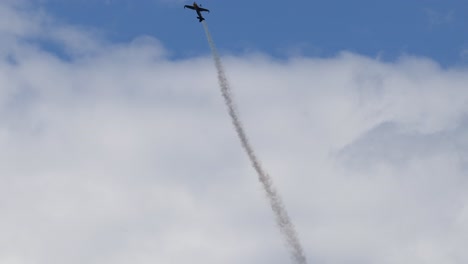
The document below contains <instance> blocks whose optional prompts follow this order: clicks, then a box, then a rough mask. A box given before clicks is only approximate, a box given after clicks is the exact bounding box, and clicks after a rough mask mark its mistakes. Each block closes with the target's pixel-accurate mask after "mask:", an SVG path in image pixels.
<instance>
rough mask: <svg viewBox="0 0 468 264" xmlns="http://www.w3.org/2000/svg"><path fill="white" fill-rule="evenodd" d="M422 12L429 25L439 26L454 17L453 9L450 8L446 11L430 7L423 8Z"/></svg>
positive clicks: (449, 21) (450, 21) (451, 20)
mask: <svg viewBox="0 0 468 264" xmlns="http://www.w3.org/2000/svg"><path fill="white" fill-rule="evenodd" d="M424 13H425V14H426V16H427V18H428V20H429V24H430V25H431V26H440V25H444V24H450V23H452V22H453V20H454V19H455V11H454V10H450V11H447V12H443V11H439V10H434V9H431V8H425V9H424Z"/></svg>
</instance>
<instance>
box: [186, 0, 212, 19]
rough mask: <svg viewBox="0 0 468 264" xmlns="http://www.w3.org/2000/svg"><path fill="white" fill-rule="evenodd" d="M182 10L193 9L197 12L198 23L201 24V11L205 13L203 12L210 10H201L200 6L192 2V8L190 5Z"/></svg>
mask: <svg viewBox="0 0 468 264" xmlns="http://www.w3.org/2000/svg"><path fill="white" fill-rule="evenodd" d="M184 8H190V9H193V10H195V11H197V15H198V16H197V18H198V21H200V22H202V21H203V20H205V18H204V17H203V16H202V14H201V12H202V11H205V12H208V13H209V12H210V10H208V9H206V8H202V7H201V5H198V4H197V3H196V2H193V6H191V5H185V6H184Z"/></svg>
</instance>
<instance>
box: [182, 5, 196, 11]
mask: <svg viewBox="0 0 468 264" xmlns="http://www.w3.org/2000/svg"><path fill="white" fill-rule="evenodd" d="M184 8H190V9H194V10H195V7H193V6H191V5H184Z"/></svg>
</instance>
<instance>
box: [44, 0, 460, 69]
mask: <svg viewBox="0 0 468 264" xmlns="http://www.w3.org/2000/svg"><path fill="white" fill-rule="evenodd" d="M39 2H40V3H43V4H40V5H39V6H41V8H43V9H45V10H46V11H47V12H49V13H50V14H52V15H53V16H54V17H55V18H56V19H58V20H59V21H62V22H66V23H69V24H74V25H80V26H85V27H89V28H92V29H94V30H99V31H101V33H103V34H104V35H105V36H106V38H107V39H109V40H112V41H130V40H131V39H133V38H135V37H136V36H139V35H150V36H153V37H156V38H157V39H159V40H160V41H161V42H162V43H163V44H164V46H165V47H166V48H168V50H169V51H170V53H171V55H172V56H174V57H175V58H178V57H187V56H194V55H197V54H204V53H207V52H208V50H207V47H206V45H205V43H204V42H203V36H201V34H200V26H199V25H197V23H191V22H193V20H194V18H193V14H192V15H190V12H189V10H185V12H182V11H183V10H181V9H182V6H183V5H184V4H191V2H190V1H185V2H184V1H173V0H172V1H171V0H139V1H131V0H67V1H61V0H43V1H39ZM202 4H204V5H205V7H207V8H208V7H209V8H210V9H211V10H213V12H212V13H210V14H207V15H206V18H208V19H209V20H208V21H209V24H210V27H211V28H212V30H213V32H214V33H215V39H216V40H217V42H218V43H219V46H220V49H222V50H224V51H225V52H230V53H244V52H255V51H261V52H266V53H268V54H271V55H274V56H275V57H280V58H285V57H288V56H291V55H308V56H319V57H329V56H333V55H335V54H336V53H338V52H340V51H343V50H347V51H352V52H356V53H359V54H365V55H368V56H371V57H378V58H381V59H384V60H390V61H392V60H395V59H396V58H398V57H399V56H401V55H402V54H410V55H416V56H425V57H430V58H432V59H434V60H436V61H437V62H438V63H440V64H442V65H443V66H449V65H454V64H466V60H467V56H468V55H466V54H467V53H466V50H467V49H468V37H467V36H468V28H467V27H466V25H468V16H467V15H466V14H468V4H467V2H466V1H464V0H446V1H442V0H424V1H405V0H395V1H381V0H378V1H373V0H358V1H342V0H332V1H292V2H291V1H289V2H280V1H268V2H265V1H245V0H238V1H214V0H207V1H205V2H203V3H202ZM195 21H196V20H195Z"/></svg>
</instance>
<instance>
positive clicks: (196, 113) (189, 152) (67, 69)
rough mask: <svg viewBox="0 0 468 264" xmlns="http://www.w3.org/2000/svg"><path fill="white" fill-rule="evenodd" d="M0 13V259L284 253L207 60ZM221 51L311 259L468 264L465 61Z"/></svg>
mask: <svg viewBox="0 0 468 264" xmlns="http://www.w3.org/2000/svg"><path fill="white" fill-rule="evenodd" d="M0 10H3V11H2V12H3V14H4V15H5V16H7V17H11V18H14V19H13V21H16V22H15V23H14V25H17V26H14V27H7V26H6V23H7V22H5V21H3V22H0V36H2V37H4V36H9V38H10V41H8V42H4V43H3V44H2V45H1V61H0V117H1V118H0V120H2V121H1V122H0V149H1V150H2V151H1V152H0V183H1V184H0V215H2V217H1V218H0V233H1V234H2V236H0V262H1V263H11V264H23V263H38V264H42V263H47V264H54V263H70V264H73V263H91V264H92V263H129V262H131V263H187V262H191V263H192V262H195V263H201V262H203V263H220V262H222V263H284V262H287V261H289V259H288V256H287V251H286V250H285V249H284V247H283V243H282V242H281V237H280V235H279V233H278V231H277V230H276V228H275V226H274V221H273V219H272V214H271V212H270V211H269V208H268V205H267V202H266V199H265V198H264V195H263V193H262V192H261V188H260V185H259V183H258V182H257V180H256V179H255V174H254V171H253V170H252V169H251V168H250V167H249V164H248V162H247V159H246V157H245V156H244V155H243V153H242V152H241V148H240V146H239V144H238V142H237V139H236V138H235V133H234V131H232V129H231V125H230V121H229V119H228V115H227V114H226V113H225V107H224V106H223V104H222V99H221V96H220V94H219V92H218V87H217V83H216V76H215V70H214V66H213V65H212V61H211V58H209V57H208V56H206V57H199V58H192V59H187V60H179V61H171V60H169V59H167V58H166V57H165V55H166V54H167V52H166V51H165V50H164V48H163V47H162V45H161V44H160V43H159V42H158V41H157V40H155V39H153V38H151V37H141V38H138V39H136V40H135V41H133V42H132V43H124V44H112V43H107V42H106V41H105V40H102V39H101V40H100V39H99V37H98V36H99V34H98V33H89V32H88V31H86V30H84V29H80V28H77V27H72V26H67V25H60V24H57V22H54V21H53V19H51V18H50V17H48V16H47V15H46V14H42V15H38V16H36V17H38V18H37V19H38V20H37V21H35V22H34V23H29V22H28V21H29V20H28V19H27V15H29V14H30V13H33V14H36V13H34V12H32V11H25V10H23V9H18V8H16V7H12V6H11V5H4V4H0ZM24 12H27V15H26V14H25V13H24ZM34 25H37V26H34ZM12 32H13V33H12ZM29 39H33V40H32V41H26V40H29ZM34 39H47V40H48V41H53V42H55V43H57V44H58V45H60V46H62V47H63V50H64V51H66V52H69V54H70V55H71V56H72V59H62V58H61V57H60V56H57V55H54V54H53V53H50V52H48V51H46V50H44V49H43V48H41V46H40V45H39V44H37V42H36V41H35V40H34ZM76 39H79V40H80V43H85V45H83V46H76V45H75V44H74V43H76V41H75V40H76ZM96 39H98V40H96ZM224 61H225V63H226V69H227V71H228V77H229V78H230V81H231V84H232V86H233V88H234V91H235V97H236V100H237V103H238V105H239V109H240V112H241V118H242V119H243V120H244V121H245V126H246V129H247V132H248V133H249V135H250V137H251V140H252V143H253V145H254V146H255V147H256V148H257V151H258V155H259V156H260V158H261V159H262V161H263V163H264V165H265V167H266V168H267V170H268V171H269V172H270V173H271V176H272V177H273V178H274V180H275V183H276V186H277V187H278V189H279V191H280V193H282V195H283V198H284V200H285V203H286V205H287V207H288V209H289V212H290V214H291V216H292V220H293V221H294V223H295V224H296V227H297V230H298V232H299V236H300V239H301V241H302V242H303V244H304V249H305V251H306V254H307V256H308V258H309V259H310V263H466V261H467V260H468V254H467V253H466V250H465V244H466V243H465V242H466V240H467V238H468V229H467V228H468V226H467V225H466V219H467V216H468V213H467V212H468V209H467V208H468V196H467V195H466V187H467V180H466V177H465V175H466V171H467V168H468V159H467V158H466V157H467V150H468V141H467V140H466V136H465V134H466V130H467V128H468V119H467V111H468V92H467V91H466V83H467V81H468V78H467V76H468V74H467V70H466V69H463V68H450V69H442V68H440V67H439V66H438V65H437V64H436V63H434V62H433V61H431V60H430V59H425V58H416V57H408V56H406V57H402V58H401V59H400V60H398V61H396V62H393V63H388V62H381V61H377V60H374V59H371V58H367V57H363V56H359V55H356V54H351V53H343V54H340V55H338V56H336V57H334V58H327V59H317V58H306V57H304V58H295V59H291V60H289V61H285V62H284V61H276V60H274V59H273V58H270V57H268V56H265V55H261V54H258V55H249V56H243V57H242V56H241V57H226V58H225V60H224Z"/></svg>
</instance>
